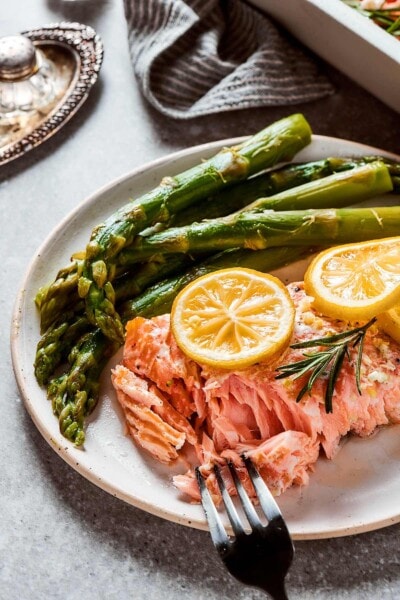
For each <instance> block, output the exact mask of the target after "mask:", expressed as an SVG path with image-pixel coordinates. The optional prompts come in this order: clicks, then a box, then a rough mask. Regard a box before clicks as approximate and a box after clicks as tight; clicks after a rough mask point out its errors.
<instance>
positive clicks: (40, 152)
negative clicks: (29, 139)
mask: <svg viewBox="0 0 400 600" xmlns="http://www.w3.org/2000/svg"><path fill="white" fill-rule="evenodd" d="M102 93H103V82H102V81H101V78H100V79H99V80H98V81H97V82H96V84H95V85H94V87H93V89H92V90H91V91H90V94H89V96H88V98H87V99H86V101H85V102H84V104H82V106H81V107H80V109H79V110H78V112H77V113H76V114H75V115H74V116H73V117H72V118H71V120H70V121H68V122H67V123H65V125H64V126H63V127H62V128H61V129H60V130H59V131H57V132H56V133H55V134H54V135H53V136H52V137H50V138H49V139H47V140H46V141H44V142H43V143H42V144H40V145H39V146H37V147H36V148H33V150H30V151H29V152H27V153H26V154H25V155H23V156H20V157H19V158H16V159H15V160H12V161H11V162H9V163H6V164H5V165H3V166H0V183H1V182H2V181H6V180H10V179H12V178H13V177H17V176H18V175H19V174H20V173H22V172H23V171H25V170H26V169H30V168H35V167H36V168H38V167H39V165H40V162H41V161H42V160H44V159H46V158H47V157H48V156H50V155H51V154H53V153H54V152H56V151H57V149H58V148H60V146H62V144H63V143H64V142H65V141H66V140H67V139H68V138H73V137H74V135H75V133H76V132H77V131H78V129H79V128H80V127H82V126H83V124H84V123H85V121H86V120H87V119H90V117H91V115H92V113H93V112H94V109H95V107H96V105H97V104H98V102H99V101H100V99H101V95H102Z"/></svg>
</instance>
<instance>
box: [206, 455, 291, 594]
mask: <svg viewBox="0 0 400 600" xmlns="http://www.w3.org/2000/svg"><path fill="white" fill-rule="evenodd" d="M243 461H244V464H245V465H246V468H247V471H248V473H249V477H250V479H251V481H252V483H253V486H254V489H255V491H256V494H257V497H258V500H259V502H260V506H261V508H262V510H263V512H264V514H265V517H266V519H267V521H268V523H267V525H264V524H263V523H262V522H261V520H260V518H259V516H258V514H257V511H256V510H255V508H254V506H253V504H252V502H251V500H250V498H249V497H248V495H247V493H246V491H245V489H244V487H243V485H242V483H241V481H240V479H239V477H238V475H237V473H236V470H235V468H234V466H233V465H232V464H231V463H228V466H229V469H230V472H231V475H232V478H233V481H234V483H235V486H236V489H237V492H238V496H239V498H240V501H241V504H242V507H243V511H244V513H245V515H246V517H247V520H248V522H249V525H250V528H251V532H250V533H246V531H245V528H244V526H243V524H242V521H241V519H240V517H239V514H238V512H237V510H236V507H235V505H234V503H233V501H232V498H231V497H230V495H229V493H228V491H227V489H226V487H225V483H224V481H223V479H222V477H221V473H220V470H219V467H218V466H215V467H214V470H215V475H216V478H217V481H218V485H219V488H220V491H221V495H222V499H223V502H224V505H225V509H226V512H227V514H228V517H229V520H230V522H231V525H232V529H233V532H234V537H229V536H228V534H227V533H226V531H225V528H224V526H223V524H222V521H221V518H220V516H219V514H218V511H217V509H216V508H215V505H214V503H213V501H212V499H211V496H210V493H209V491H208V489H207V487H206V483H205V480H204V478H203V476H202V474H201V472H200V470H199V469H198V468H197V469H196V476H197V482H198V484H199V488H200V494H201V501H202V504H203V508H204V512H205V514H206V517H207V521H208V525H209V528H210V533H211V538H212V541H213V543H214V546H215V547H216V549H217V551H218V553H219V555H220V557H221V559H222V560H223V562H224V563H225V566H226V567H227V569H228V571H229V572H230V573H231V575H233V576H234V577H236V579H238V580H239V581H241V582H242V583H245V584H246V585H250V586H254V587H258V588H260V589H262V590H264V591H266V592H268V593H269V594H270V596H271V597H272V598H274V600H288V596H287V595H286V591H285V577H286V574H287V572H288V570H289V567H290V565H291V563H292V560H293V556H294V547H293V542H292V540H291V537H290V534H289V531H288V528H287V526H286V523H285V521H284V520H283V517H282V514H281V512H280V510H279V508H278V505H277V503H276V502H275V500H274V498H273V497H272V494H271V492H270V491H269V489H268V488H267V486H266V485H265V483H264V481H263V479H262V478H261V476H260V474H259V472H258V471H257V469H256V467H255V466H254V465H253V463H252V462H251V460H250V459H248V458H243Z"/></svg>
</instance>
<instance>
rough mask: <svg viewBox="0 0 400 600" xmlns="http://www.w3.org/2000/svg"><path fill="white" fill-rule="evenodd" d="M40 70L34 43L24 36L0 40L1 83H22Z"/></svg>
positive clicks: (7, 37) (12, 36) (13, 36)
mask: <svg viewBox="0 0 400 600" xmlns="http://www.w3.org/2000/svg"><path fill="white" fill-rule="evenodd" d="M38 69H39V60H38V53H37V51H36V48H35V46H34V44H33V42H32V41H31V40H30V39H29V38H27V37H25V36H23V35H9V36H6V37H2V38H0V81H21V80H24V79H26V78H28V77H31V76H32V75H34V74H35V73H36V72H37V70H38Z"/></svg>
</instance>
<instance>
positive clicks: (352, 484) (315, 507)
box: [11, 136, 400, 539]
mask: <svg viewBox="0 0 400 600" xmlns="http://www.w3.org/2000/svg"><path fill="white" fill-rule="evenodd" d="M237 142H238V140H237V139H235V140H224V141H223V142H213V143H211V144H205V145H203V146H197V147H195V148H189V149H188V150H184V151H182V152H178V153H176V154H173V155H170V156H167V157H166V158H163V159H161V160H158V161H156V162H154V163H152V164H150V165H146V166H144V167H143V168H141V169H139V170H136V171H134V172H133V173H130V174H128V175H125V176H124V177H122V178H120V179H118V180H117V181H115V182H113V183H111V184H110V185H109V186H107V187H106V188H104V189H102V190H100V191H99V192H97V193H96V194H94V195H93V196H91V197H90V198H89V199H88V200H86V201H85V202H84V203H83V204H81V205H80V206H79V207H78V208H77V209H76V210H75V211H74V212H72V213H71V214H70V215H69V216H67V217H66V219H64V221H63V222H62V223H60V225H59V226H58V227H57V228H56V229H55V230H54V231H53V232H52V233H51V234H50V236H49V237H48V238H47V240H46V241H45V242H44V244H43V245H42V246H41V248H39V250H38V252H37V255H36V257H35V258H34V260H33V261H32V263H31V265H30V267H29V269H28V272H27V274H26V277H25V280H24V282H23V285H22V289H21V291H20V293H19V296H18V299H17V302H16V307H15V312H14V316H13V323H12V334H11V345H12V357H13V365H14V370H15V374H16V378H17V381H18V385H19V387H20V390H21V394H22V396H23V398H24V401H25V404H26V408H27V409H28V411H29V413H30V414H31V416H32V419H33V421H34V423H35V425H36V426H37V427H38V429H39V431H40V432H41V433H42V435H43V437H44V438H45V439H46V440H47V441H48V442H49V444H50V445H51V446H52V448H53V449H54V450H55V451H56V452H57V453H58V454H59V455H60V456H61V457H62V458H63V459H64V460H65V461H66V462H67V463H68V464H70V465H71V466H72V467H73V468H74V469H76V470H77V471H78V472H79V473H81V474H82V475H83V476H84V477H86V478H87V479H88V480H90V481H91V482H92V483H95V484H96V485H98V486H99V487H101V488H103V489H104V490H106V491H107V492H110V493H111V494H113V495H115V496H117V497H118V498H121V499H122V500H125V501H126V502H128V503H130V504H132V505H134V506H136V507H138V508H140V509H143V510H145V511H148V512H150V513H153V514H155V515H158V516H160V517H162V518H165V519H169V520H171V521H175V522H177V523H181V524H183V525H188V526H190V527H195V528H199V529H206V528H207V524H206V521H205V518H204V515H203V512H202V509H201V507H200V506H197V505H192V504H189V503H187V502H185V501H184V500H183V499H182V498H180V496H179V494H178V492H177V490H176V489H175V488H174V487H173V486H172V484H171V476H172V474H173V473H175V472H177V471H178V470H180V471H181V472H182V471H184V470H185V469H184V468H182V467H180V469H179V468H173V469H172V468H167V467H164V466H160V465H159V464H157V463H156V462H155V461H154V460H152V459H151V458H149V457H148V456H147V455H146V454H145V453H144V452H141V451H139V450H138V449H136V447H135V445H134V444H133V442H132V441H131V440H130V439H129V438H127V437H126V436H125V435H124V426H123V421H122V415H121V411H120V409H119V407H118V405H117V402H116V400H115V398H114V394H113V391H112V388H111V385H110V377H109V371H110V365H111V363H112V362H115V361H116V358H117V357H114V360H113V361H110V365H109V366H108V367H107V368H106V369H105V371H104V372H103V377H102V388H101V401H100V402H99V405H98V407H97V409H96V410H95V412H94V414H93V415H92V417H91V418H90V420H89V423H88V427H87V435H86V443H85V448H84V449H83V450H82V449H78V448H75V447H74V446H73V445H72V444H71V443H70V442H68V441H67V440H65V439H64V438H63V437H62V436H61V435H60V433H59V430H58V421H57V419H56V418H55V417H54V416H53V414H52V411H51V407H50V403H49V402H48V400H47V399H46V394H45V391H44V390H43V389H41V388H40V387H39V386H38V384H37V382H36V380H35V378H34V375H33V369H32V364H33V362H34V356H35V349H36V344H37V342H38V339H39V320H38V315H37V313H36V310H35V307H34V301H33V300H34V296H35V293H36V292H37V290H38V288H39V287H40V286H41V285H44V284H46V283H48V282H49V281H51V280H52V278H54V276H55V273H56V272H57V270H58V269H59V268H60V267H61V266H63V265H65V264H67V263H68V261H69V257H70V256H71V254H72V253H73V252H74V251H77V250H80V249H82V248H84V247H85V245H86V242H87V240H88V238H89V235H90V232H91V230H92V228H93V226H94V225H96V224H98V223H100V222H101V221H102V220H103V219H104V218H105V217H106V216H107V215H109V214H110V213H111V212H114V210H115V209H116V208H117V207H118V206H120V205H121V204H122V203H125V202H126V201H127V199H129V198H130V197H132V196H136V197H137V196H138V195H139V194H141V193H143V192H145V191H147V190H149V189H150V188H152V187H154V186H155V185H156V184H157V183H158V182H159V181H160V180H161V178H162V177H163V176H165V175H173V174H174V173H178V172H180V171H182V170H184V169H186V168H188V167H190V166H192V165H193V164H196V163H198V162H199V161H200V160H201V159H202V158H207V157H208V156H210V155H212V154H213V153H215V151H216V150H218V149H219V148H220V147H221V146H222V145H228V144H229V145H230V144H232V143H237ZM378 152H379V151H378V150H376V149H373V148H369V147H366V146H362V145H360V144H356V143H352V142H348V141H344V140H338V139H334V138H326V137H319V136H315V137H314V138H313V142H312V143H311V145H310V146H309V147H308V148H306V149H305V150H303V151H302V152H301V153H300V154H299V155H298V157H296V158H297V159H299V160H314V159H318V158H321V157H325V156H332V155H362V154H371V153H378ZM399 160H400V159H399ZM302 269H304V265H303V264H298V265H296V266H295V267H291V268H290V269H286V270H283V271H281V272H280V275H281V276H282V277H283V279H284V280H286V281H288V280H293V279H298V278H301V276H302ZM399 461H400V436H399V428H398V427H391V428H387V429H386V430H384V431H380V432H379V433H378V434H377V435H375V436H374V437H373V438H372V439H368V440H360V439H351V440H349V441H347V442H346V443H345V444H344V446H343V448H342V449H341V451H340V453H339V454H338V456H337V458H336V459H335V460H334V461H330V462H328V461H327V460H324V459H322V458H321V459H320V460H319V461H318V465H317V467H316V471H315V473H314V474H313V475H312V476H311V483H310V485H309V486H307V487H305V488H303V489H299V488H294V489H291V490H289V491H288V492H286V493H285V494H284V495H283V496H281V497H280V498H279V499H278V501H279V504H280V506H281V509H282V511H283V514H284V516H285V517H286V519H287V523H288V526H289V529H290V531H291V533H292V535H293V537H294V538H297V539H312V538H323V537H333V536H341V535H349V534H353V533H359V532H362V531H368V530H372V529H376V528H379V527H384V526H386V525H390V524H391V523H395V522H398V521H400V469H399Z"/></svg>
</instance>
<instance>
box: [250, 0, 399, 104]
mask: <svg viewBox="0 0 400 600" xmlns="http://www.w3.org/2000/svg"><path fill="white" fill-rule="evenodd" d="M249 2H250V3H251V4H253V5H254V6H256V7H258V8H260V9H262V10H263V11H265V12H267V13H268V14H270V15H271V16H273V17H274V18H275V19H276V20H277V21H279V22H280V23H281V24H282V25H283V26H284V27H285V28H286V29H287V30H288V31H290V32H291V33H292V34H293V35H294V36H295V37H297V38H298V39H299V40H300V41H301V42H302V43H303V44H304V45H306V46H308V47H309V48H310V49H311V50H313V51H314V52H315V53H317V54H319V55H320V56H321V57H322V58H324V59H325V60H326V61H328V62H329V63H331V64H332V65H334V66H335V67H336V68H337V69H339V70H341V71H342V72H343V73H345V74H346V75H348V76H349V77H351V78H352V79H353V80H354V81H356V82H357V83H359V84H360V85H361V86H363V87H364V88H365V89H367V90H368V91H370V92H371V93H372V94H374V95H375V96H377V97H378V98H380V99H381V100H382V101H383V102H385V103H386V104H387V105H389V106H390V107H391V108H393V109H394V110H396V111H398V112H400V40H399V39H396V38H395V37H394V36H391V35H390V34H388V33H386V31H384V30H383V29H381V28H380V27H378V26H377V25H375V23H373V22H372V21H370V20H369V19H367V18H366V17H364V16H363V15H361V14H359V13H358V12H357V11H356V10H354V9H353V8H351V7H349V6H347V5H346V4H345V3H344V2H342V1H341V0H249Z"/></svg>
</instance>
